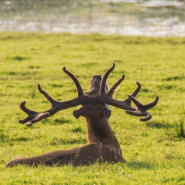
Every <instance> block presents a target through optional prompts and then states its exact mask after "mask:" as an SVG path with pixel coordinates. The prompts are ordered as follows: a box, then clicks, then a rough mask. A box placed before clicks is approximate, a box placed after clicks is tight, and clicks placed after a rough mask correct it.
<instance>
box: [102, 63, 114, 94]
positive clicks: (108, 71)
mask: <svg viewBox="0 0 185 185" xmlns="http://www.w3.org/2000/svg"><path fill="white" fill-rule="evenodd" d="M114 68H115V63H113V64H112V67H111V68H110V69H108V70H107V71H106V72H105V74H104V75H103V78H102V80H101V84H100V94H105V86H106V81H107V78H108V76H109V74H110V73H111V72H112V71H113V69H114Z"/></svg>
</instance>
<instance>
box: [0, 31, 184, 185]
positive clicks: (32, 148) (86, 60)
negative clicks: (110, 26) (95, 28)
mask: <svg viewBox="0 0 185 185" xmlns="http://www.w3.org/2000/svg"><path fill="white" fill-rule="evenodd" d="M184 51H185V38H175V37H174V38H154V37H151V38H149V37H131V36H119V35H112V36H105V35H99V34H92V35H72V34H68V33H63V34H43V33H15V32H14V33H10V32H5V33H1V34H0V83H1V85H0V176H1V177H0V184H12V185H15V184H38V185H41V184H47V185H49V184H52V185H54V184H84V185H86V184H96V185H100V184H101V185H103V184H106V185H109V184H110V185H112V184H150V185H151V184H185V176H184V174H185V124H184V122H185V54H184ZM113 62H115V64H116V68H115V69H114V71H113V72H112V73H111V75H110V77H109V78H108V84H109V87H111V85H113V84H114V83H115V82H116V81H117V80H118V79H119V78H120V77H121V76H122V74H125V76H126V77H125V80H124V81H123V82H122V84H121V85H120V88H119V89H118V90H117V92H116V93H115V95H114V98H116V99H119V100H123V99H125V98H126V97H127V95H128V94H130V93H131V92H132V91H133V90H134V89H135V87H136V83H135V82H137V81H138V82H140V83H141V84H142V89H141V91H140V93H139V94H138V96H137V99H138V100H139V101H141V102H142V103H143V104H146V103H148V102H151V101H153V100H154V98H155V97H156V96H157V95H158V96H159V98H160V99H159V102H158V104H157V105H156V106H155V107H154V108H152V109H151V110H150V111H149V112H150V113H151V114H152V115H153V117H152V119H151V120H149V121H147V122H140V120H139V117H134V116H131V115H128V114H126V113H125V111H124V110H121V109H118V108H115V107H111V110H112V115H111V117H110V125H111V127H112V129H113V131H114V132H115V134H116V136H117V138H118V140H119V142H120V144H121V148H122V153H123V157H124V158H125V160H126V161H127V162H126V163H117V164H107V163H105V164H101V165H100V164H94V165H91V166H83V167H73V166H72V165H68V166H63V167H59V166H53V167H45V166H39V167H27V166H17V167H14V168H5V164H6V163H7V162H8V161H9V160H11V159H12V158H15V157H17V156H24V157H31V156H34V155H39V154H42V153H45V152H48V151H51V150H60V149H61V150H62V149H70V148H74V147H78V146H82V145H85V144H86V143H87V140H86V123H85V119H84V118H83V117H82V118H79V119H78V120H76V119H75V118H74V117H73V115H72V111H73V110H75V109H77V108H70V109H67V110H63V111H61V112H58V113H57V114H55V115H53V116H52V117H49V118H47V119H45V120H42V121H41V122H38V123H35V124H34V125H33V126H32V127H27V126H26V125H24V124H23V125H22V124H19V123H18V120H19V119H23V118H25V117H26V114H25V113H24V112H22V110H21V109H20V108H19V104H20V102H21V101H23V100H26V102H27V103H26V106H27V107H28V108H30V109H32V110H35V111H44V110H46V109H48V108H49V107H50V104H49V103H48V101H47V100H46V99H45V98H44V97H43V96H42V95H41V94H40V93H39V92H38V90H37V84H41V86H42V88H43V89H44V90H46V91H47V92H48V93H49V94H50V95H51V96H52V97H54V98H55V99H57V100H60V101H65V100H68V99H72V98H75V97H76V96H77V94H76V89H75V85H74V84H73V82H72V80H71V79H70V78H69V77H68V76H67V75H66V74H65V73H64V72H63V70H62V68H63V66H66V68H67V69H68V70H69V71H71V72H73V73H74V74H75V75H76V76H77V77H78V79H79V81H80V82H81V84H82V87H83V89H84V91H85V92H87V91H88V90H89V82H90V80H91V78H92V76H93V75H94V74H101V75H103V73H104V72H105V71H106V70H107V69H108V68H109V67H111V66H112V63H113Z"/></svg>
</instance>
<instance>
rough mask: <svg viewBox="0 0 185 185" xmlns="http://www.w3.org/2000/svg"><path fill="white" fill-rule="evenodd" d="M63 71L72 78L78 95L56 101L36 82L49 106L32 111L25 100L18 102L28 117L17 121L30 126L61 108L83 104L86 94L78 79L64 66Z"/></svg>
mask: <svg viewBox="0 0 185 185" xmlns="http://www.w3.org/2000/svg"><path fill="white" fill-rule="evenodd" d="M63 71H64V72H65V73H66V74H67V75H68V76H69V77H71V79H72V80H73V82H74V83H75V85H76V88H77V92H78V97H77V98H75V99H72V100H68V101H63V102H62V101H57V100H54V99H53V98H52V97H51V96H50V95H49V94H48V93H47V92H46V91H44V90H43V89H42V88H41V86H40V85H39V84H38V90H39V91H40V93H42V94H43V95H44V96H45V98H46V99H47V100H48V101H49V102H50V103H51V108H50V109H49V110H46V111H44V112H35V111H32V110H30V109H28V108H26V107H25V103H26V102H25V101H23V102H21V104H20V108H21V109H22V110H23V111H24V112H25V113H27V114H28V117H27V118H25V119H23V120H19V123H21V124H24V123H26V125H27V126H32V125H33V124H34V123H35V122H38V121H40V120H42V119H43V118H47V117H49V116H52V115H53V114H55V113H57V112H58V111H60V110H63V109H67V108H70V107H74V106H77V105H80V104H83V103H84V102H85V101H86V100H87V98H88V97H87V96H84V93H83V90H82V87H81V85H80V83H79V81H78V79H77V78H76V77H75V76H74V75H73V74H72V73H71V72H69V71H68V70H67V69H66V68H65V67H64V68H63Z"/></svg>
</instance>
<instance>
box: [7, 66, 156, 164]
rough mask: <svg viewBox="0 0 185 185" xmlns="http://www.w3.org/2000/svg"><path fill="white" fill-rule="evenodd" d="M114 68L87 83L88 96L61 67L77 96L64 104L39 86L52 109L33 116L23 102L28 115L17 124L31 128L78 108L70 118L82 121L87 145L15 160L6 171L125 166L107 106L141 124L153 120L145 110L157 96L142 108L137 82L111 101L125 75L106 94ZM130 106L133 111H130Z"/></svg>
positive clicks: (33, 112)
mask: <svg viewBox="0 0 185 185" xmlns="http://www.w3.org/2000/svg"><path fill="white" fill-rule="evenodd" d="M114 68H115V63H113V65H112V66H111V67H110V68H109V69H108V70H107V71H106V72H105V74H104V75H103V77H102V76H101V75H94V76H93V77H92V80H91V81H90V90H89V92H86V93H84V92H83V89H82V87H81V84H80V83H79V81H78V79H77V77H76V76H75V75H74V74H73V73H71V72H70V71H68V70H67V69H66V68H65V67H64V68H63V71H64V72H65V73H66V74H67V75H68V76H69V77H70V78H71V79H72V80H73V82H74V84H75V86H76V89H77V94H78V96H77V97H76V98H74V99H71V100H67V101H57V100H55V99H53V98H52V97H51V96H50V95H49V94H48V93H47V92H46V91H44V90H43V89H42V88H41V86H40V84H38V90H39V92H40V93H41V94H42V95H44V96H45V98H46V99H47V100H48V101H49V102H50V104H51V108H50V109H49V110H46V111H43V112H35V111H32V110H30V109H28V108H26V106H25V103H26V101H23V102H21V104H20V108H21V109H22V111H24V112H25V113H26V114H27V115H28V117H26V118H25V119H23V120H19V123H21V124H25V123H26V125H27V126H32V125H33V124H34V123H36V122H38V121H41V120H42V119H45V118H48V117H50V116H52V115H54V114H56V113H57V112H59V111H61V110H64V109H68V108H71V107H76V106H79V105H81V107H80V108H79V109H77V110H74V111H73V115H74V117H75V118H76V119H78V118H79V117H80V116H83V117H85V119H86V128H87V141H88V143H87V145H85V146H81V147H77V148H73V149H70V150H54V151H51V152H48V153H44V154H42V155H37V156H34V157H17V158H14V159H12V160H10V161H9V162H8V163H7V164H6V167H13V166H16V165H28V166H38V165H45V166H53V165H59V166H62V165H68V164H72V165H73V166H83V165H90V164H94V163H96V162H98V163H100V164H101V163H104V162H107V163H116V162H126V161H125V159H124V158H123V156H122V151H121V147H120V144H119V141H118V139H117V138H116V136H115V134H114V132H113V131H112V129H111V127H110V124H109V118H110V116H111V110H110V108H109V105H111V106H114V107H117V108H120V109H124V110H125V112H126V113H127V114H131V115H134V116H144V117H142V118H141V119H140V121H148V120H150V119H151V118H152V115H151V114H150V113H149V112H147V110H148V109H150V108H152V107H154V106H155V105H156V104H157V103H158V100H159V97H158V96H156V98H155V100H154V101H153V102H151V103H148V104H146V105H143V104H141V103H140V102H139V101H138V100H137V99H136V98H135V97H136V95H137V94H138V93H139V91H140V89H141V84H140V83H139V82H136V84H137V87H136V89H135V90H134V91H133V92H132V93H131V94H130V95H128V97H127V98H126V99H125V100H116V99H114V98H113V94H114V92H115V90H116V88H117V87H118V86H119V85H120V83H121V82H122V81H123V80H124V78H125V75H122V77H121V78H120V79H119V80H118V81H117V82H116V83H115V84H114V85H113V86H112V87H111V88H110V90H108V84H107V83H106V81H107V78H108V76H109V75H110V73H111V72H112V71H113V69H114ZM132 102H133V103H134V104H135V105H136V107H132V105H131V103H132Z"/></svg>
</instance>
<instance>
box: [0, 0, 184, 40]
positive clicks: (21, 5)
mask: <svg viewBox="0 0 185 185" xmlns="http://www.w3.org/2000/svg"><path fill="white" fill-rule="evenodd" d="M0 31H1V32H2V31H25V32H32V31H39V32H46V33H52V32H54V33H56V32H70V33H86V34H88V33H101V34H121V35H143V36H163V37H164V36H179V37H182V36H185V1H168V0H160V1H157V0H153V1H152V0H151V1H145V0H99V1H90V0H87V1H83V0H63V1H59V0H54V1H51V0H50V1H49V0H47V1H46V0H43V1H41V0H24V1H23V0H14V1H0Z"/></svg>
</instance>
